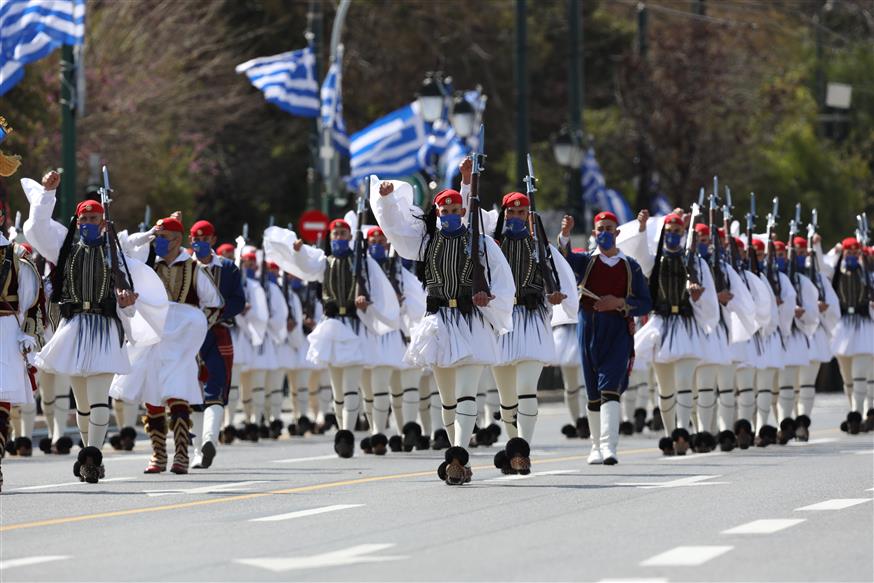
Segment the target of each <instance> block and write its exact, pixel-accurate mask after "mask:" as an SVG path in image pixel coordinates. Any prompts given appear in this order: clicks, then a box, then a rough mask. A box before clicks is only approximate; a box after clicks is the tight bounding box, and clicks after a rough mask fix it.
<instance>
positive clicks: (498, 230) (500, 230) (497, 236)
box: [492, 208, 504, 245]
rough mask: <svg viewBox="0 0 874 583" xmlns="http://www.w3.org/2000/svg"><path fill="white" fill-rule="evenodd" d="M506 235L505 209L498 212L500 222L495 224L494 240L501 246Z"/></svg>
mask: <svg viewBox="0 0 874 583" xmlns="http://www.w3.org/2000/svg"><path fill="white" fill-rule="evenodd" d="M503 235H504V209H503V208H502V209H500V210H499V211H498V222H497V223H495V232H494V233H493V235H492V238H493V239H494V240H495V242H496V243H497V244H498V245H500V244H501V237H502V236H503Z"/></svg>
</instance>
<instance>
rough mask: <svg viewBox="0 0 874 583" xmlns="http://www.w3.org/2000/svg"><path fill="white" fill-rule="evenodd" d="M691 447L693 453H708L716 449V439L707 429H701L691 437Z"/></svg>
mask: <svg viewBox="0 0 874 583" xmlns="http://www.w3.org/2000/svg"><path fill="white" fill-rule="evenodd" d="M692 449H693V450H694V451H695V453H710V452H711V451H713V450H714V449H716V439H715V438H714V437H713V434H712V433H710V432H709V431H701V432H699V433H696V434H695V435H694V436H693V437H692Z"/></svg>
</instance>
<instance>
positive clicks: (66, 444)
mask: <svg viewBox="0 0 874 583" xmlns="http://www.w3.org/2000/svg"><path fill="white" fill-rule="evenodd" d="M71 449H73V440H72V439H70V438H69V437H67V436H66V435H62V436H61V437H59V438H58V441H56V442H55V445H54V451H55V453H57V454H58V455H68V454H69V453H70V450H71Z"/></svg>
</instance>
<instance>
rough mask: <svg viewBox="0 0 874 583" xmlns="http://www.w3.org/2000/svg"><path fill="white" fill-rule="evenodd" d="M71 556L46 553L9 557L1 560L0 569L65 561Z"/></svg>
mask: <svg viewBox="0 0 874 583" xmlns="http://www.w3.org/2000/svg"><path fill="white" fill-rule="evenodd" d="M69 558H70V557H68V556H64V555H45V556H42V557H24V558H22V559H9V560H7V561H0V571H5V570H6V569H14V568H15V567H27V566H29V565H39V564H40V563H51V562H53V561H63V560H64V559H69Z"/></svg>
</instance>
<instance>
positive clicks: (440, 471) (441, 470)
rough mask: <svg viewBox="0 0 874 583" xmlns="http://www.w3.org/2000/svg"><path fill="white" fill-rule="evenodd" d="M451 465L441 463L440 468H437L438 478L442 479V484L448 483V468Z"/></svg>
mask: <svg viewBox="0 0 874 583" xmlns="http://www.w3.org/2000/svg"><path fill="white" fill-rule="evenodd" d="M448 465H449V462H441V463H440V465H439V466H437V477H438V478H440V481H441V482H445V481H446V466H448Z"/></svg>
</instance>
